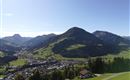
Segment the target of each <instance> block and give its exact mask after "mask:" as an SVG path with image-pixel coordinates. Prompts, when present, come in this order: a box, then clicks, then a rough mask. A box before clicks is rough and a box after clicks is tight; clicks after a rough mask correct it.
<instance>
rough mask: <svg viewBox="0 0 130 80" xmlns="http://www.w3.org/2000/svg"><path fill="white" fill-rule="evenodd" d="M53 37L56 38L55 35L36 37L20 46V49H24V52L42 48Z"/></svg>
mask: <svg viewBox="0 0 130 80" xmlns="http://www.w3.org/2000/svg"><path fill="white" fill-rule="evenodd" d="M55 36H56V35H55V34H48V35H42V36H37V37H35V38H32V39H30V40H28V41H26V42H24V43H23V44H22V45H21V47H22V48H24V49H26V50H32V49H35V48H40V47H42V46H44V44H46V43H47V42H48V40H49V39H50V38H52V37H55Z"/></svg>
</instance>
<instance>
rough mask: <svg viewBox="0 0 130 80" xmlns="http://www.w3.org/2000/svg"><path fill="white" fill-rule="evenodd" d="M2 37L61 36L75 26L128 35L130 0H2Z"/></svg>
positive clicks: (0, 29) (0, 34) (0, 31)
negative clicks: (17, 35)
mask: <svg viewBox="0 0 130 80" xmlns="http://www.w3.org/2000/svg"><path fill="white" fill-rule="evenodd" d="M0 4H1V6H0V7H1V10H0V13H1V14H0V15H1V23H0V25H1V27H0V36H1V37H4V36H12V35H13V34H20V35H22V36H25V37H27V36H29V37H35V36H37V35H43V34H49V33H55V34H60V33H63V32H65V31H66V30H68V29H69V28H71V27H73V26H78V27H80V28H83V29H85V30H86V31H88V32H91V33H92V32H94V31H96V30H101V31H108V32H111V33H114V34H117V35H120V36H129V35H130V33H129V0H62V1H61V0H1V1H0ZM23 5H24V6H23Z"/></svg>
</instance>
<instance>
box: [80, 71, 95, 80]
mask: <svg viewBox="0 0 130 80" xmlns="http://www.w3.org/2000/svg"><path fill="white" fill-rule="evenodd" d="M91 77H95V75H94V74H92V73H91V72H90V71H88V70H86V69H83V70H81V71H80V78H81V79H85V78H91Z"/></svg>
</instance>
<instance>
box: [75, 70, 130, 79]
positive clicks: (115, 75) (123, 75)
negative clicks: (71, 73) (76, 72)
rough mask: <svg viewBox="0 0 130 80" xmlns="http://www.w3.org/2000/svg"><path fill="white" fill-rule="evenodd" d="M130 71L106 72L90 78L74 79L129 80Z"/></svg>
mask: <svg viewBox="0 0 130 80" xmlns="http://www.w3.org/2000/svg"><path fill="white" fill-rule="evenodd" d="M129 79H130V72H121V73H105V74H102V75H100V76H98V77H95V78H89V79H79V78H75V79H74V80H129Z"/></svg>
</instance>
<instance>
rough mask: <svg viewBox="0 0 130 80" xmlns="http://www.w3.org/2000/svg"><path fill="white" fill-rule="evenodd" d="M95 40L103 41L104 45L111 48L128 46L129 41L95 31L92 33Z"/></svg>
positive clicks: (108, 33)
mask: <svg viewBox="0 0 130 80" xmlns="http://www.w3.org/2000/svg"><path fill="white" fill-rule="evenodd" d="M93 34H94V35H95V36H96V37H97V38H99V39H101V40H103V41H104V42H105V43H107V44H109V45H111V46H129V45H130V41H129V40H127V39H125V38H123V37H121V36H118V35H116V34H113V33H110V32H106V31H95V32H94V33H93Z"/></svg>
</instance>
